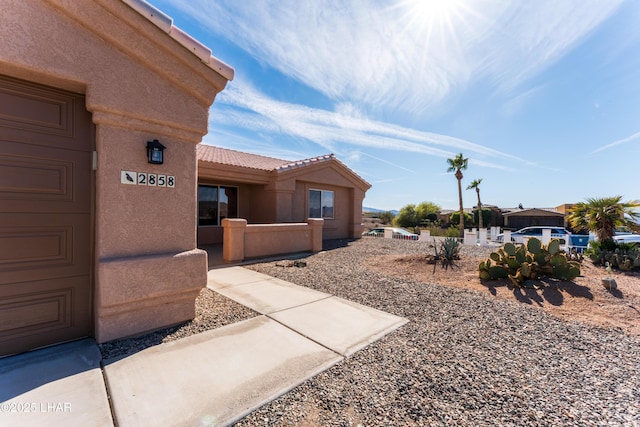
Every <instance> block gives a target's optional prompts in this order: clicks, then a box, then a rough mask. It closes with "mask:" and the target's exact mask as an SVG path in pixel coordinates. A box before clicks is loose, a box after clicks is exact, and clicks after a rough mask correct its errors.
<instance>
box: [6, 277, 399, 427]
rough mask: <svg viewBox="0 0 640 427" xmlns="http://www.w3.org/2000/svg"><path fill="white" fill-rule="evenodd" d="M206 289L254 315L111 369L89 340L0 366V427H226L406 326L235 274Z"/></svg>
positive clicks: (290, 287)
mask: <svg viewBox="0 0 640 427" xmlns="http://www.w3.org/2000/svg"><path fill="white" fill-rule="evenodd" d="M208 287H209V288H211V289H213V290H215V291H216V292H219V293H221V294H222V295H225V296H227V297H228V298H231V299H233V300H235V301H237V302H239V303H241V304H244V305H246V306H248V307H250V308H252V309H254V310H255V311H257V312H259V313H261V315H260V316H258V317H254V318H252V319H248V320H245V321H242V322H238V323H235V324H232V325H227V326H225V327H222V328H218V329H214V330H211V331H207V332H204V333H201V334H197V335H193V336H190V337H187V338H183V339H180V340H177V341H173V342H169V343H164V344H160V345H157V346H154V347H150V348H148V349H145V350H143V351H141V352H139V353H136V354H133V355H131V356H128V357H125V358H121V359H118V360H108V361H102V362H101V361H100V353H99V352H98V349H97V347H96V345H95V343H94V342H93V341H92V340H82V341H78V342H74V343H70V344H63V345H59V346H55V347H51V348H47V349H43V350H38V351H34V352H30V353H26V354H22V355H17V356H12V357H8V358H4V359H0V402H2V403H0V424H2V425H3V426H5V425H7V426H13V425H15V426H24V425H30V426H38V425H42V426H45V425H46V426H53V425H64V426H75V425H77V426H86V425H91V426H110V425H114V424H115V423H114V421H115V422H116V423H117V425H119V426H148V425H204V426H206V425H211V426H218V425H228V424H230V423H233V422H235V421H237V420H239V419H240V418H242V417H244V416H245V415H247V414H248V413H250V412H251V411H253V410H255V409H257V408H259V407H260V406H262V405H264V404H265V403H267V402H269V401H271V400H273V399H275V398H277V397H278V396H280V395H282V394H284V393H286V392H287V391H289V390H290V389H292V388H293V387H295V386H297V385H299V384H300V383H302V382H304V381H306V380H307V379H309V378H311V377H313V376H314V375H316V374H318V373H320V372H322V371H324V370H326V369H328V368H330V367H331V366H333V365H334V364H336V363H338V362H340V361H341V360H342V359H343V358H344V357H348V356H349V355H350V354H352V353H354V352H355V351H357V350H359V349H361V348H363V347H365V346H366V345H368V344H369V343H371V342H373V341H375V340H376V339H378V338H380V337H382V336H383V335H385V334H387V333H389V332H391V331H393V330H394V329H396V328H398V327H400V326H401V325H403V324H404V323H406V319H403V318H400V317H397V316H393V315H390V314H388V313H385V312H381V311H379V310H375V309H372V308H369V307H365V306H362V305H359V304H355V303H353V302H350V301H347V300H344V299H341V298H337V297H334V296H331V295H329V294H325V293H322V292H317V291H314V290H311V289H308V288H304V287H301V286H297V285H294V284H291V283H288V282H284V281H281V280H278V279H275V278H272V277H270V276H266V275H263V274H260V273H256V272H253V271H251V270H247V269H245V268H242V267H230V268H222V269H217V270H212V271H210V272H209V282H208ZM101 365H102V369H101ZM107 395H108V396H109V398H107Z"/></svg>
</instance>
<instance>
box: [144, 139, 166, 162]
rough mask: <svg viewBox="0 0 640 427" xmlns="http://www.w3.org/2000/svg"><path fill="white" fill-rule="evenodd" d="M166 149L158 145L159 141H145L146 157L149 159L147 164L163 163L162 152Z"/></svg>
mask: <svg viewBox="0 0 640 427" xmlns="http://www.w3.org/2000/svg"><path fill="white" fill-rule="evenodd" d="M165 148H167V147H165V146H164V145H162V144H160V141H158V140H157V139H154V140H153V141H147V157H148V158H149V163H153V164H154V165H161V164H162V162H163V161H164V159H163V154H162V152H163V151H164V149H165Z"/></svg>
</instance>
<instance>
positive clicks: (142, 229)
mask: <svg viewBox="0 0 640 427" xmlns="http://www.w3.org/2000/svg"><path fill="white" fill-rule="evenodd" d="M0 9H2V13H1V14H0V39H1V40H3V42H2V49H1V50H0V74H4V75H8V76H12V77H16V78H20V79H24V80H29V81H33V82H36V83H41V84H46V85H49V86H53V87H57V88H60V89H65V90H69V91H73V92H76V93H81V94H84V95H85V97H86V108H87V110H88V111H89V112H90V113H91V114H92V119H93V123H94V124H95V146H96V152H97V163H96V166H97V170H96V171H95V178H94V179H95V192H94V198H95V207H94V215H93V217H94V227H95V232H94V240H95V244H94V259H95V262H94V278H93V281H94V295H95V298H94V301H95V304H94V318H95V337H96V339H97V340H98V341H99V342H104V341H108V340H111V339H115V338H119V337H123V336H127V335H134V334H138V333H141V332H144V331H147V330H151V329H157V328H160V327H163V326H167V325H171V324H175V323H178V322H181V321H184V320H188V319H190V318H193V317H194V315H195V308H194V301H195V298H196V296H197V294H198V292H199V290H200V289H201V288H202V287H203V286H205V285H206V273H207V265H206V262H207V261H206V260H207V257H206V253H205V252H203V251H200V250H198V249H196V218H195V215H194V212H196V189H197V185H196V183H197V167H196V164H197V161H196V150H195V146H196V144H197V143H198V142H200V140H201V139H202V136H203V135H204V134H206V133H207V131H208V129H207V119H208V110H209V106H210V105H211V104H212V102H213V100H214V97H215V95H216V94H217V93H218V92H220V91H221V90H222V89H223V88H224V86H225V84H226V83H227V78H225V77H223V75H221V74H220V73H218V72H216V71H214V70H213V69H212V68H211V67H210V66H208V65H207V64H205V63H203V62H202V60H201V59H200V58H198V57H197V56H195V55H194V54H193V53H192V52H189V51H188V50H187V49H185V47H184V46H183V45H181V44H179V43H178V42H177V41H175V40H174V39H172V38H171V37H169V36H168V35H167V34H166V33H165V32H164V31H162V30H161V29H160V28H158V27H157V26H156V25H154V24H153V23H151V22H150V21H149V20H147V19H145V18H144V17H143V16H141V15H140V14H138V13H137V12H135V11H134V10H133V9H131V8H130V7H129V6H128V5H127V4H125V3H123V2H121V1H119V0H92V1H80V0H77V1H72V0H69V1H64V0H0ZM7 41H11V42H10V43H9V42H7ZM153 139H158V140H160V142H161V143H162V144H163V145H165V146H166V147H167V148H166V150H165V162H164V164H162V165H152V164H149V163H148V162H147V158H146V149H145V146H146V141H149V140H153ZM121 171H136V172H145V173H153V174H162V175H167V176H174V177H175V188H167V187H157V186H156V187H150V186H142V185H126V184H122V183H121Z"/></svg>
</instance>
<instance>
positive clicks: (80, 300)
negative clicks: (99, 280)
mask: <svg viewBox="0 0 640 427" xmlns="http://www.w3.org/2000/svg"><path fill="white" fill-rule="evenodd" d="M87 280H88V277H87V276H79V277H71V278H64V279H59V280H57V281H55V280H54V281H51V280H46V281H33V282H26V283H20V284H12V285H4V286H2V287H3V288H4V289H3V291H5V292H3V294H2V295H5V296H3V297H0V348H2V347H3V345H5V344H6V343H8V342H11V343H16V342H21V343H23V344H24V343H29V342H31V343H35V342H38V341H42V340H43V337H44V339H45V340H47V341H49V340H50V339H52V338H54V340H53V341H52V342H60V341H66V340H69V339H73V338H76V337H82V336H87V335H89V334H90V332H91V331H90V328H89V325H90V324H91V313H90V311H89V309H88V308H86V309H84V310H77V309H75V307H78V306H86V303H85V302H86V300H87V299H89V298H90V295H89V294H88V292H89V290H88V289H87V286H86V281H87ZM35 345H37V344H35ZM39 345H42V344H39Z"/></svg>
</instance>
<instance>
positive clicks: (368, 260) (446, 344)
mask: <svg viewBox="0 0 640 427" xmlns="http://www.w3.org/2000/svg"><path fill="white" fill-rule="evenodd" d="M490 251H491V248H485V247H479V246H464V247H463V248H462V251H461V257H462V259H461V260H460V262H461V264H460V265H459V266H458V267H457V268H455V267H454V269H451V270H447V271H446V272H445V271H442V270H440V267H439V266H436V267H437V268H438V270H435V271H436V273H435V274H431V272H432V271H433V270H432V268H433V266H431V265H430V266H429V267H428V268H429V269H428V270H426V271H428V274H426V275H420V274H418V273H419V272H418V271H410V272H409V273H411V274H406V273H407V272H406V270H407V269H409V270H411V269H415V268H416V265H418V264H416V261H418V262H419V260H420V259H421V257H423V256H424V255H425V254H432V253H433V249H432V248H429V244H428V243H425V242H413V241H395V240H389V239H376V238H365V239H361V240H358V241H353V242H350V241H333V242H328V246H327V248H326V250H325V251H323V252H320V253H317V254H314V255H311V256H309V257H307V258H306V259H305V260H304V261H305V262H306V267H305V268H283V266H282V265H284V264H283V263H282V262H278V263H276V262H265V263H258V264H255V265H252V266H249V267H248V268H251V269H253V270H256V271H259V272H261V273H265V274H268V275H271V276H273V277H277V278H279V279H282V280H286V281H289V282H292V283H295V284H298V285H302V286H306V287H309V288H311V289H315V290H318V291H321V292H326V293H330V294H333V295H335V296H338V297H341V298H345V299H348V300H351V301H354V302H357V303H360V304H364V305H367V306H370V307H373V308H377V309H379V310H383V311H386V312H389V313H391V314H395V315H398V316H403V317H406V318H408V319H409V320H410V322H409V323H408V324H406V325H404V326H402V327H401V328H400V329H398V330H396V331H394V332H393V333H391V334H389V335H387V336H385V337H383V338H382V339H380V340H379V341H377V342H375V343H373V344H371V345H369V346H367V347H366V348H364V349H362V350H360V351H358V352H356V353H354V354H353V355H351V356H349V357H348V358H346V359H345V360H344V361H343V362H341V363H339V364H337V365H336V366H334V367H332V368H331V369H329V370H327V371H325V372H323V373H322V374H320V375H318V376H316V377H314V378H312V379H311V380H309V381H307V382H305V383H304V384H302V385H300V386H298V387H296V388H294V389H293V390H291V391H290V392H288V393H286V394H285V395H283V396H282V397H281V398H279V399H277V400H275V401H273V402H271V403H269V404H267V405H265V406H264V407H262V408H261V409H259V410H257V411H256V412H254V413H252V414H250V415H248V416H247V417H245V418H244V419H243V420H241V421H240V422H239V423H238V424H237V425H239V426H257V425H259V426H303V427H305V426H306V427H310V426H358V425H361V426H405V425H406V426H422V425H430V426H445V425H446V426H451V425H454V426H455V425H457V426H496V425H501V426H629V427H636V426H640V333H632V332H633V331H636V330H638V329H633V328H631V329H630V328H624V329H623V328H622V327H619V326H615V325H611V326H609V327H600V326H594V325H593V324H589V323H584V322H581V321H578V320H574V317H567V316H560V315H558V314H556V315H554V314H552V312H548V311H546V310H545V309H541V308H542V305H544V304H543V303H548V300H545V298H547V299H550V298H549V295H544V292H547V293H548V292H553V293H555V292H560V291H558V290H557V289H555V290H553V289H551V290H550V289H547V290H546V291H545V290H540V291H535V290H527V292H528V293H527V294H526V295H525V294H522V295H524V296H526V300H525V299H523V298H521V299H516V298H514V294H515V295H520V294H517V293H515V292H514V293H512V294H510V298H511V299H505V298H502V297H500V295H501V293H500V292H497V294H496V295H494V294H492V291H495V289H492V288H487V287H485V288H483V291H482V292H481V291H478V290H477V289H472V288H469V289H466V288H464V286H462V287H460V286H444V285H442V284H437V282H444V280H443V278H446V279H447V280H448V281H449V283H460V284H464V283H463V282H466V283H471V282H472V281H473V280H475V279H476V277H477V275H476V274H474V272H473V271H471V272H467V273H464V272H463V271H462V267H461V266H462V263H463V262H464V260H465V259H467V260H468V259H472V260H473V262H475V258H483V257H487V256H488V254H489V252H490ZM425 259H426V257H425ZM287 265H288V264H287ZM291 266H293V263H291ZM392 266H393V268H392ZM591 269H594V267H593V266H591V267H587V266H586V265H585V271H586V272H588V273H589V274H590V276H593V277H591V278H580V283H582V285H579V286H580V287H581V288H589V287H591V289H590V291H589V292H591V294H593V295H596V296H599V295H600V294H598V292H603V293H606V295H600V297H602V298H604V297H609V298H610V299H615V300H616V301H618V300H619V301H618V302H617V303H618V304H619V305H617V306H606V307H605V308H606V309H607V310H611V309H617V310H623V309H626V310H628V311H629V313H631V314H627V317H628V316H632V315H633V313H637V316H638V317H637V319H638V321H637V322H640V311H639V310H638V309H640V304H637V305H638V308H635V305H634V304H636V303H634V302H630V301H631V300H629V299H628V297H629V294H630V292H629V289H631V288H630V287H631V286H635V287H637V288H640V278H639V277H638V275H635V276H634V275H631V276H630V275H617V276H616V279H617V280H618V284H619V288H621V289H623V291H624V292H622V291H621V292H620V294H615V295H614V294H611V293H609V292H610V291H606V290H605V289H604V288H603V287H602V285H601V278H602V277H601V276H600V274H601V273H602V272H601V271H600V270H599V269H595V270H591ZM413 273H415V274H413ZM614 275H615V272H614ZM412 277H420V280H416V279H415V278H412ZM431 279H432V280H431ZM436 279H437V280H436ZM587 279H589V280H587ZM548 288H551V286H549V287H548ZM596 288H597V289H596ZM536 295H537V296H538V297H536ZM536 298H538V299H536ZM524 301H526V302H528V303H525V302H524ZM552 301H555V300H552ZM564 302H565V303H567V302H568V300H567V299H565V300H564ZM588 302H590V303H591V304H600V303H599V302H598V300H597V299H594V300H593V301H588ZM547 305H549V304H547ZM629 306H631V308H629ZM612 307H613V308H612ZM616 307H617V308H616ZM552 308H557V307H552ZM256 315H257V313H255V312H254V311H252V310H249V309H248V308H246V307H244V306H242V305H240V304H237V303H235V302H233V301H231V300H229V299H227V298H225V297H223V296H222V295H220V294H217V293H215V292H213V291H211V290H209V289H203V291H202V292H201V294H200V297H199V298H198V300H197V317H196V319H194V320H193V321H192V322H187V323H185V324H183V325H179V326H176V327H174V328H167V329H165V330H163V331H157V332H154V333H151V334H147V335H145V336H142V337H138V338H133V339H129V340H119V341H115V342H112V343H106V344H103V345H101V346H100V349H101V351H102V354H103V357H104V358H109V357H114V356H121V355H126V354H131V353H133V352H135V351H139V350H140V349H142V348H146V347H148V346H151V345H155V344H158V343H160V342H166V341H170V340H175V339H179V338H181V337H185V336H188V335H192V334H194V333H199V332H202V331H203V330H207V329H213V328H216V327H219V326H222V325H224V324H228V323H234V322H237V321H240V320H244V319H246V318H250V317H253V316H256ZM605 323H606V322H605ZM630 331H631V332H630Z"/></svg>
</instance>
